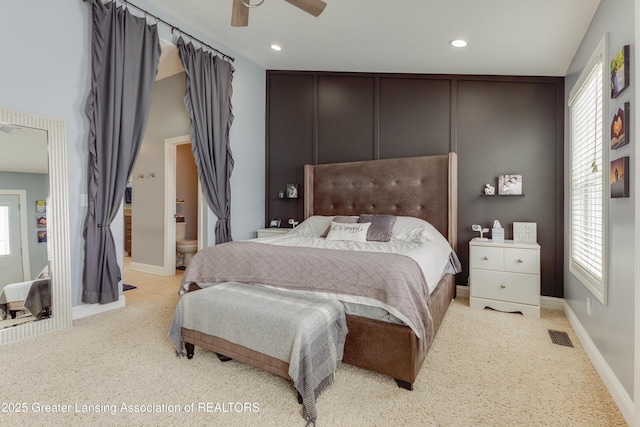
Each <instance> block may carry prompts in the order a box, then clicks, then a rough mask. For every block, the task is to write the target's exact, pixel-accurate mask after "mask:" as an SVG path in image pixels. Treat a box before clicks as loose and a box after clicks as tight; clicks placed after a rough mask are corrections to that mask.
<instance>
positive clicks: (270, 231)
mask: <svg viewBox="0 0 640 427" xmlns="http://www.w3.org/2000/svg"><path fill="white" fill-rule="evenodd" d="M291 230H293V229H292V228H276V227H273V228H261V229H259V230H258V237H273V236H280V235H283V234H287V233H288V232H290V231H291Z"/></svg>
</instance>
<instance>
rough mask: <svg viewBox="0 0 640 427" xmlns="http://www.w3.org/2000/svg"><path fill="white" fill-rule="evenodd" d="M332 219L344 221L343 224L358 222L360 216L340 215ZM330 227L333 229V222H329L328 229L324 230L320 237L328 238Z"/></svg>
mask: <svg viewBox="0 0 640 427" xmlns="http://www.w3.org/2000/svg"><path fill="white" fill-rule="evenodd" d="M331 221H333V222H339V223H342V224H357V223H358V217H357V216H346V215H338V216H336V217H335V218H333V219H332V220H331ZM330 229H331V224H329V226H328V227H327V229H326V230H324V233H322V234H321V235H320V237H322V238H323V239H324V238H326V237H327V234H329V230H330Z"/></svg>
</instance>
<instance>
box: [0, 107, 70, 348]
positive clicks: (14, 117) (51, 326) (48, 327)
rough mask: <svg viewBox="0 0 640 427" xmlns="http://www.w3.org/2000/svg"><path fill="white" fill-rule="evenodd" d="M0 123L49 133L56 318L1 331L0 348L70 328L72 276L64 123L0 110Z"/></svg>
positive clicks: (51, 263) (49, 232)
mask: <svg viewBox="0 0 640 427" xmlns="http://www.w3.org/2000/svg"><path fill="white" fill-rule="evenodd" d="M0 121H2V122H6V123H11V124H15V125H19V126H24V127H30V128H36V129H42V130H45V131H46V132H47V147H48V150H49V198H50V204H49V206H48V211H47V240H48V241H49V245H50V246H49V248H50V250H51V259H50V260H49V268H50V271H51V303H52V306H53V307H52V312H53V315H52V316H51V317H50V318H48V319H42V320H38V321H35V322H31V323H25V324H22V325H17V326H12V327H10V328H5V329H1V330H0V345H2V344H8V343H11V342H15V341H21V340H23V339H26V338H30V337H33V336H36V335H41V334H44V333H47V332H51V331H54V330H56V329H61V328H66V327H69V326H71V322H72V318H71V276H70V264H69V263H70V259H71V258H70V256H69V253H70V252H69V208H68V204H69V203H68V200H69V198H68V180H67V144H66V129H65V124H64V120H61V119H56V118H52V117H45V116H40V115H38V114H33V113H28V112H23V111H17V110H11V109H7V108H0Z"/></svg>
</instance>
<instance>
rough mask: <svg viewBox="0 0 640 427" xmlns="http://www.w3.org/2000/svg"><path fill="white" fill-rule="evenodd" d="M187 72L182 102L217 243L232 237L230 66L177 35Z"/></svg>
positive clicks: (231, 71)
mask: <svg viewBox="0 0 640 427" xmlns="http://www.w3.org/2000/svg"><path fill="white" fill-rule="evenodd" d="M177 44H178V52H179V54H180V59H181V60H182V65H183V67H184V69H185V74H186V86H187V88H186V93H185V95H184V102H185V105H186V107H187V111H188V112H189V117H190V119H191V129H190V131H191V147H192V151H193V156H194V157H195V159H196V166H197V168H198V177H199V178H200V183H201V185H202V188H203V190H204V193H205V197H206V199H207V203H208V205H209V208H211V210H212V211H213V213H214V214H216V216H217V217H218V221H217V222H216V227H215V236H216V244H218V243H224V242H229V241H231V240H232V239H231V224H230V222H229V217H230V215H231V186H230V183H229V179H230V177H231V172H232V170H233V157H232V156H231V149H230V148H229V129H230V128H231V123H232V122H233V114H232V112H231V94H232V89H231V81H232V80H233V71H234V69H233V66H232V65H231V63H230V62H228V61H225V60H223V59H222V58H220V57H218V56H217V55H212V54H211V53H210V52H206V51H204V50H202V49H197V48H196V47H195V46H194V45H193V44H192V43H188V44H186V43H185V42H184V40H183V39H182V37H181V38H179V39H178V43H177Z"/></svg>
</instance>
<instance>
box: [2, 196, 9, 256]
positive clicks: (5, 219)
mask: <svg viewBox="0 0 640 427" xmlns="http://www.w3.org/2000/svg"><path fill="white" fill-rule="evenodd" d="M10 253H11V241H10V240H9V207H8V206H0V255H9V254H10Z"/></svg>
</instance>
